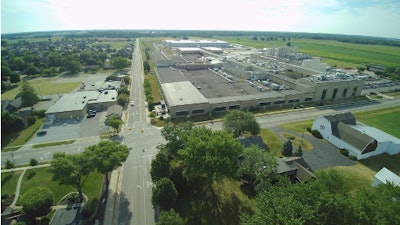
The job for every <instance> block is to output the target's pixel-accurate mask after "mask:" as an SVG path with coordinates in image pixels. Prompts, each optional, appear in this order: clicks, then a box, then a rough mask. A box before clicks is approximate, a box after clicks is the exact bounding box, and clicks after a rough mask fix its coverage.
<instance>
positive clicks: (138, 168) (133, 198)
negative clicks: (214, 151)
mask: <svg viewBox="0 0 400 225" xmlns="http://www.w3.org/2000/svg"><path fill="white" fill-rule="evenodd" d="M139 49H140V47H139V42H138V41H137V42H136V47H135V52H134V56H133V59H134V60H133V67H132V73H131V74H132V76H133V81H132V88H131V99H133V100H134V101H135V106H133V107H130V109H129V115H128V121H127V122H126V125H127V126H126V127H125V128H126V133H125V135H124V141H123V143H124V144H125V145H127V146H129V147H132V150H131V153H130V154H129V157H128V159H127V160H126V161H125V163H124V165H123V168H122V177H121V185H120V187H121V190H120V197H119V203H118V218H117V224H121V225H124V224H140V225H141V224H143V225H153V224H155V214H154V209H153V205H152V203H151V194H152V187H153V183H152V181H151V177H150V168H151V161H152V159H153V158H154V157H155V155H156V154H157V152H158V149H156V146H158V145H159V144H161V143H163V142H165V140H164V138H163V137H162V136H161V132H160V129H158V128H155V127H153V126H151V125H150V121H149V120H148V117H147V109H146V105H145V99H144V91H143V85H142V84H143V74H142V71H143V70H142V61H141V55H140V51H139Z"/></svg>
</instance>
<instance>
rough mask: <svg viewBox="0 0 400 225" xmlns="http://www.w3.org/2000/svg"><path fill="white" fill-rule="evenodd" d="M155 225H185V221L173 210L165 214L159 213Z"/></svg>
mask: <svg viewBox="0 0 400 225" xmlns="http://www.w3.org/2000/svg"><path fill="white" fill-rule="evenodd" d="M156 225H185V221H184V220H183V219H182V217H181V216H180V215H179V214H178V213H177V212H175V210H174V209H170V210H169V211H167V212H161V215H160V218H159V220H158V221H157V223H156Z"/></svg>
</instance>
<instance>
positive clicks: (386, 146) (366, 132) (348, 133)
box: [312, 112, 400, 159]
mask: <svg viewBox="0 0 400 225" xmlns="http://www.w3.org/2000/svg"><path fill="white" fill-rule="evenodd" d="M312 129H313V130H318V131H319V132H320V133H321V135H322V137H323V138H324V139H325V140H327V141H329V142H330V143H331V144H333V145H334V146H336V147H337V148H339V149H347V150H348V151H349V154H350V155H353V156H356V157H357V159H365V158H368V157H371V156H374V155H379V154H382V153H387V154H389V155H394V154H398V153H400V139H398V138H396V137H393V136H392V135H390V134H387V133H385V132H383V131H381V130H379V129H376V128H374V127H370V126H366V125H362V124H359V123H357V121H356V119H355V117H354V115H353V114H351V113H350V112H347V113H340V114H333V115H328V116H320V117H318V118H317V119H316V120H315V121H314V123H313V126H312Z"/></svg>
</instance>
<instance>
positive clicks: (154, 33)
mask: <svg viewBox="0 0 400 225" xmlns="http://www.w3.org/2000/svg"><path fill="white" fill-rule="evenodd" d="M62 33H63V34H62V35H63V36H64V37H66V38H96V37H98V38H102V37H107V38H130V39H133V38H140V37H172V38H178V37H189V36H196V37H204V38H212V37H218V36H232V37H240V36H264V37H273V38H279V39H281V38H289V37H290V38H300V39H315V40H336V41H340V42H349V43H357V44H371V45H388V46H400V40H399V39H395V38H383V37H371V36H361V35H344V34H324V33H307V32H277V31H213V30H118V31H115V30H98V31H96V30H95V31H84V32H82V31H68V32H62ZM54 34H57V35H61V32H56V31H55V32H30V33H16V34H4V35H2V38H6V39H23V38H26V37H38V38H39V37H40V38H51V37H53V35H54Z"/></svg>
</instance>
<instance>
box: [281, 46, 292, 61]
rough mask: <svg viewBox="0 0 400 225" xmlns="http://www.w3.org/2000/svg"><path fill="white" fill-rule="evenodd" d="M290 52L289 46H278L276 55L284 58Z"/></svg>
mask: <svg viewBox="0 0 400 225" xmlns="http://www.w3.org/2000/svg"><path fill="white" fill-rule="evenodd" d="M290 53H291V50H290V47H289V46H280V47H278V56H279V57H282V58H285V57H288V56H289V55H290Z"/></svg>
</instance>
